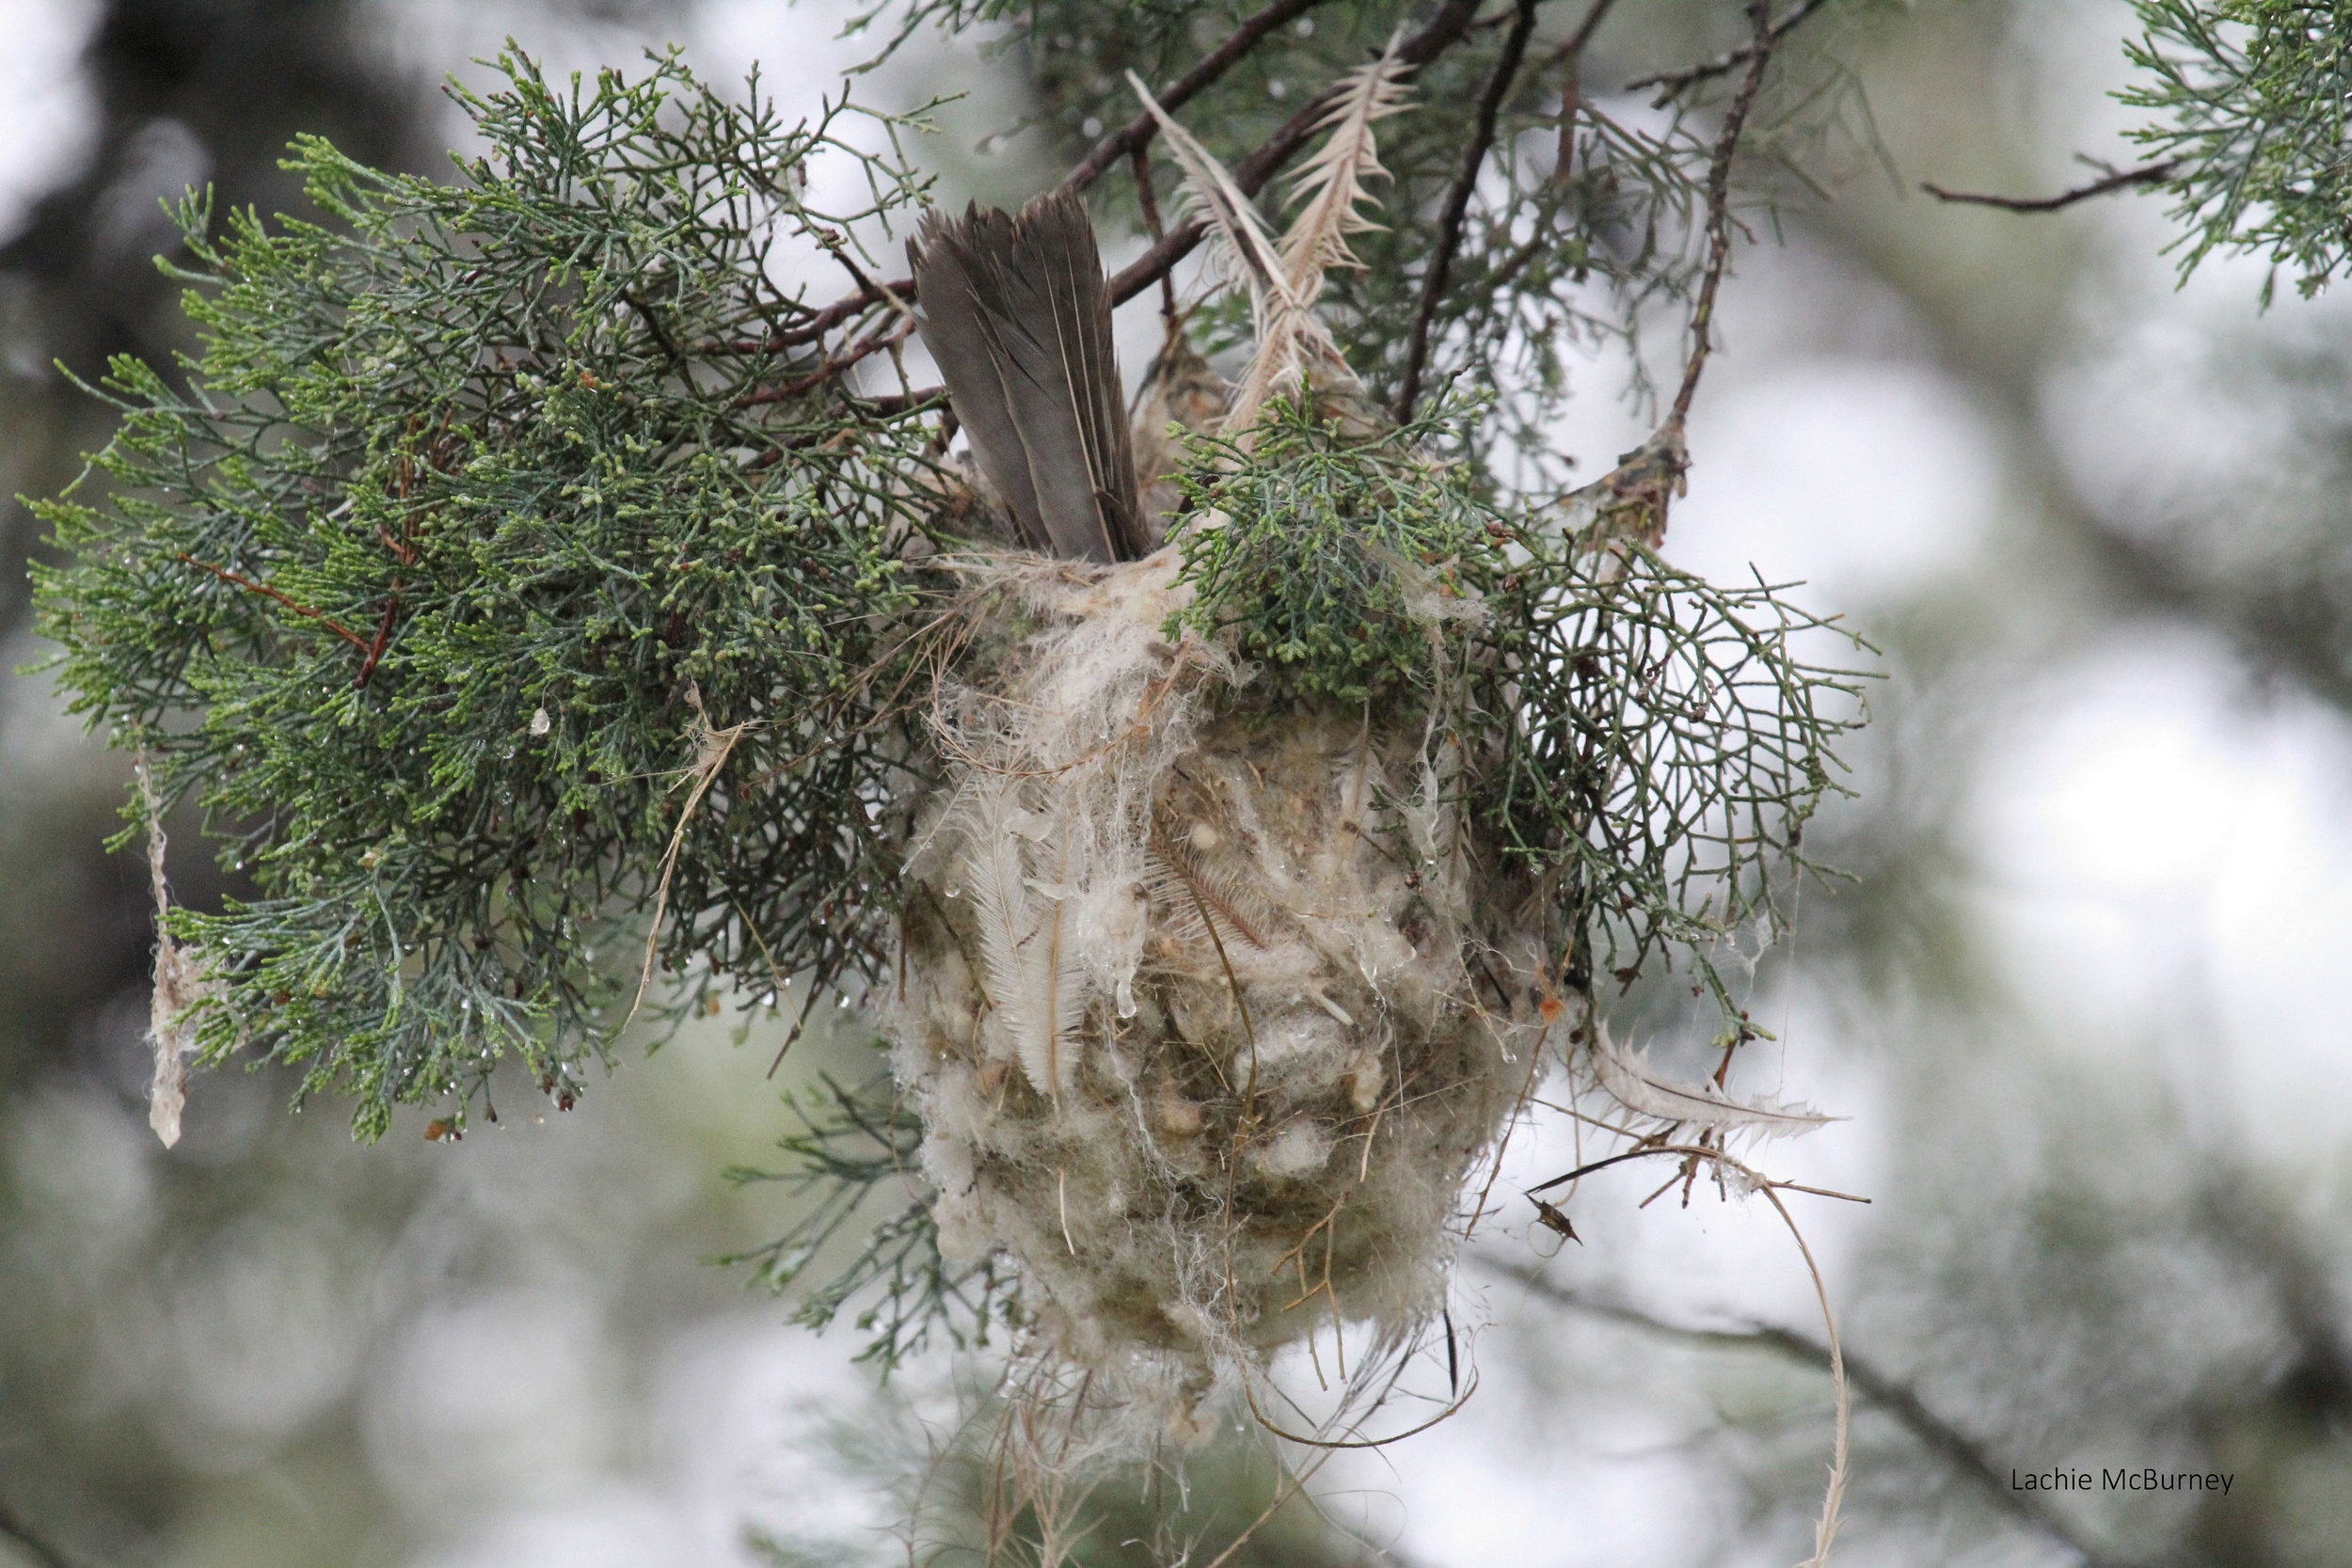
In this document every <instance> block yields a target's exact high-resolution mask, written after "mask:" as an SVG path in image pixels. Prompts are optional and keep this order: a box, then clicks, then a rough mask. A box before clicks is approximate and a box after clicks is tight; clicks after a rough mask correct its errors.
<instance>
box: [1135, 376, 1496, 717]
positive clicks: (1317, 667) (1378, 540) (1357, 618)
mask: <svg viewBox="0 0 2352 1568" xmlns="http://www.w3.org/2000/svg"><path fill="white" fill-rule="evenodd" d="M1475 412H1476V413H1483V412H1485V410H1484V408H1483V407H1482V408H1480V409H1478V410H1476V411H1475ZM1462 413H1463V411H1462V410H1459V409H1456V408H1452V407H1440V408H1438V409H1437V410H1435V411H1433V412H1432V413H1431V414H1429V415H1427V416H1425V417H1424V418H1422V419H1421V420H1416V421H1415V422H1414V423H1412V424H1410V425H1407V426H1404V427H1401V428H1398V429H1394V430H1391V431H1387V432H1384V433H1382V434H1381V435H1379V436H1376V437H1375V438H1373V439H1370V440H1361V439H1359V440H1350V439H1348V438H1347V437H1346V436H1343V434H1342V431H1341V429H1340V427H1339V426H1338V425H1337V424H1335V423H1328V422H1326V421H1323V420H1318V419H1317V418H1316V415H1315V412H1314V409H1313V407H1312V404H1311V400H1309V399H1304V398H1298V399H1282V400H1279V401H1277V402H1276V403H1275V404H1273V405H1272V407H1271V408H1270V409H1269V410H1268V412H1267V415H1266V417H1265V418H1264V420H1262V421H1261V422H1260V424H1259V425H1258V427H1257V430H1256V432H1255V436H1254V438H1253V441H1252V443H1251V445H1249V446H1248V447H1247V448H1245V447H1243V446H1242V445H1241V444H1240V443H1239V442H1238V441H1229V440H1223V439H1219V438H1217V437H1215V436H1195V437H1193V438H1192V439H1191V440H1190V441H1189V442H1188V443H1187V445H1186V454H1185V456H1186V461H1185V467H1184V475H1183V483H1184V492H1185V496H1186V498H1187V499H1188V501H1189V502H1190V504H1191V509H1192V510H1191V511H1190V513H1189V514H1188V515H1187V516H1186V518H1185V519H1184V521H1182V522H1180V524H1179V527H1178V531H1177V533H1176V537H1177V539H1178V543H1179V548H1180V549H1181V550H1182V552H1183V557H1184V577H1185V579H1186V580H1187V581H1189V582H1190V583H1191V584H1192V585H1193V588H1194V597H1193V600H1192V603H1191V604H1190V605H1189V606H1187V607H1186V608H1185V609H1184V610H1183V611H1182V612H1180V614H1179V615H1178V617H1177V621H1178V622H1179V623H1180V624H1181V625H1183V626H1191V627H1194V628H1196V629H1198V630H1200V631H1203V632H1215V631H1222V632H1224V633H1225V634H1226V635H1228V636H1230V637H1231V638H1232V640H1233V641H1234V644H1235V650H1236V651H1237V652H1238V653H1239V654H1240V655H1241V656H1242V657H1243V658H1245V659H1248V660H1249V661H1250V662H1252V663H1253V664H1256V665H1257V666H1259V668H1260V674H1259V676H1258V677H1257V682H1258V684H1259V686H1260V689H1261V690H1262V691H1264V690H1272V691H1276V692H1279V693H1280V694H1281V695H1283V696H1285V697H1289V698H1295V699H1297V700H1301V701H1306V702H1336V703H1341V704H1356V703H1362V702H1365V701H1367V700H1370V699H1374V698H1375V697H1376V698H1378V699H1380V700H1382V701H1384V702H1386V701H1389V700H1391V699H1392V698H1394V697H1396V696H1398V695H1400V694H1405V693H1409V692H1410V691H1411V690H1412V689H1414V688H1417V687H1419V688H1426V687H1429V686H1430V685H1432V684H1433V677H1434V676H1435V674H1436V672H1435V671H1434V670H1433V668H1432V666H1433V662H1434V661H1435V660H1437V659H1441V658H1444V657H1446V654H1447V650H1446V649H1445V648H1444V647H1443V641H1444V639H1443V637H1442V634H1440V636H1439V645H1438V647H1437V648H1436V649H1435V650H1434V651H1433V648H1432V645H1431V639H1432V633H1433V631H1434V630H1436V629H1437V628H1438V626H1441V625H1443V624H1444V623H1443V620H1442V617H1441V616H1439V615H1436V614H1433V613H1432V612H1431V610H1430V608H1429V601H1434V600H1436V599H1438V597H1439V596H1440V595H1443V596H1447V597H1452V598H1454V599H1455V600H1456V601H1457V602H1458V603H1459V604H1461V605H1463V606H1467V605H1468V604H1469V603H1470V601H1469V600H1468V599H1467V598H1465V597H1464V590H1466V589H1467V590H1469V591H1470V593H1471V594H1475V593H1476V592H1478V590H1479V589H1480V588H1481V587H1482V586H1483V585H1485V584H1486V583H1487V582H1488V581H1490V580H1491V578H1493V576H1494V572H1495V569H1496V562H1498V561H1499V560H1500V551H1499V548H1498V546H1497V545H1496V534H1490V533H1489V532H1488V526H1489V524H1490V523H1493V522H1494V521H1495V518H1496V516H1497V515H1496V514H1495V513H1494V512H1493V511H1492V510H1491V508H1490V507H1489V506H1488V504H1487V502H1486V499H1485V498H1484V497H1483V495H1482V494H1481V491H1482V489H1483V488H1484V486H1483V485H1481V484H1479V483H1475V482H1474V481H1473V479H1472V478H1471V475H1472V474H1473V473H1474V471H1475V470H1474V469H1473V468H1472V467H1470V466H1468V465H1465V464H1462V463H1459V462H1455V463H1450V464H1439V463H1435V462H1433V461H1431V457H1430V454H1429V450H1428V449H1430V448H1431V447H1432V446H1433V445H1434V444H1435V443H1436V442H1438V441H1440V440H1443V441H1445V442H1446V443H1447V444H1449V445H1456V446H1458V445H1459V444H1460V435H1461V431H1462V429H1463V427H1464V426H1465V425H1466V424H1468V423H1469V422H1470V420H1466V419H1464V418H1463V417H1462ZM1212 515H1214V516H1216V518H1217V522H1216V526H1214V527H1205V526H1201V524H1200V519H1203V518H1207V517H1210V516H1212ZM1497 532H1498V533H1499V532H1500V530H1498V531H1497ZM1454 625H1455V626H1456V627H1457V628H1458V626H1460V625H1461V623H1460V622H1458V621H1457V622H1456V623H1454ZM1175 629H1176V628H1175V627H1174V626H1171V628H1170V631H1171V635H1172V634H1173V632H1174V630H1175ZM1454 641H1456V642H1457V643H1458V642H1460V641H1462V639H1461V638H1460V637H1459V636H1458V635H1457V636H1456V637H1455V638H1454Z"/></svg>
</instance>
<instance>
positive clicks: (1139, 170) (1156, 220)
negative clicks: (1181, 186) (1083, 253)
mask: <svg viewBox="0 0 2352 1568" xmlns="http://www.w3.org/2000/svg"><path fill="white" fill-rule="evenodd" d="M1127 163H1128V166H1129V167H1130V168H1131V169H1133V170H1134V171H1135V177H1136V205H1138V206H1140V207H1141V208H1142V209H1143V231H1144V232H1145V233H1147V234H1149V235H1151V236H1152V244H1154V245H1157V244H1159V242H1160V241H1162V240H1164V239H1166V238H1168V230H1167V228H1166V226H1165V225H1163V224H1162V223H1161V222H1160V199H1159V196H1158V194H1157V193H1156V192H1154V191H1153V190H1152V155H1151V154H1150V153H1148V152H1146V151H1145V150H1143V149H1142V148H1140V147H1138V148H1136V150H1135V151H1134V153H1132V154H1131V155H1130V156H1129V158H1128V160H1127ZM1160 319H1161V320H1162V321H1164V322H1166V323H1167V324H1168V332H1169V334H1170V335H1171V336H1172V335H1173V334H1174V333H1175V331H1176V279H1175V277H1173V276H1172V275H1170V274H1168V273H1165V272H1164V273H1162V274H1160Z"/></svg>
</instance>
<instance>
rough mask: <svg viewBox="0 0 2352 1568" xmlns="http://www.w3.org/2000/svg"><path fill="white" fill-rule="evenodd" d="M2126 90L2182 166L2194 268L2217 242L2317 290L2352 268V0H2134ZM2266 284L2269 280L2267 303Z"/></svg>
mask: <svg viewBox="0 0 2352 1568" xmlns="http://www.w3.org/2000/svg"><path fill="white" fill-rule="evenodd" d="M2135 4H2136V6H2137V10H2138V12H2139V21H2140V25H2141V27H2142V29H2143V31H2142V33H2141V36H2140V37H2139V39H2138V40H2125V43H2124V52H2125V54H2126V55H2128V57H2129V58H2130V60H2131V62H2132V64H2133V65H2134V66H2136V67H2137V68H2138V69H2139V71H2141V72H2142V73H2143V76H2142V79H2141V80H2140V81H2139V82H2137V83H2136V84H2135V85H2134V86H2132V87H2128V88H2125V89H2124V90H2123V91H2122V92H2121V93H2120V94H2118V96H2119V97H2120V98H2121V99H2122V102H2123V103H2127V104H2129V105H2131V106H2132V107H2134V108H2141V109H2150V110H2153V111H2154V112H2155V114H2156V116H2157V117H2158V118H2157V119H2155V121H2154V122H2153V123H2151V124H2148V125H2145V126H2142V127H2140V128H2139V129H2138V130H2137V131H2135V132H2134V133H2133V134H2132V136H2133V139H2134V140H2135V141H2137V142H2138V143H2139V144H2140V145H2141V146H2143V147H2145V148H2148V149H2149V150H2151V151H2152V152H2153V154H2154V155H2155V156H2156V157H2157V158H2158V159H2159V160H2162V161H2166V162H2169V163H2171V164H2172V165H2173V169H2172V171H2171V173H2170V175H2169V178H2167V179H2166V180H2165V181H2164V182H2163V184H2164V188H2165V189H2166V190H2167V191H2168V192H2169V193H2170V194H2171V195H2172V196H2173V197H2174V198H2176V200H2175V204H2174V207H2173V214H2174V216H2176V217H2178V218H2180V219H2181V220H2182V221H2183V222H2184V223H2185V224H2186V225H2187V226H2188V232H2187V233H2186V234H2185V235H2184V236H2183V237H2182V238H2181V239H2180V240H2179V241H2177V242H2175V244H2176V245H2177V246H2179V247H2180V248H2181V251H2182V257H2181V270H2182V272H2183V273H2184V274H2186V273H2187V272H2189V271H2190V270H2191V269H2193V268H2194V267H2195V266H2196V265H2197V263H2198V262H2199V261H2202V260H2204V258H2205V257H2206V256H2208V255H2210V254H2211V253H2212V252H2213V251H2215V250H2217V249H2227V250H2237V251H2252V252H2257V253H2266V254H2267V255H2268V256H2269V258H2270V260H2271V262H2272V264H2273V265H2274V266H2275V267H2283V268H2287V269H2289V270H2291V271H2292V273H2293V274H2294V276H2295V283H2296V289H2297V290H2298V291H2299V292H2300V293H2303V294H2305V295H2310V294H2312V293H2317V292H2318V291H2319V290H2320V289H2322V288H2324V287H2326V286H2327V284H2328V281H2329V280H2330V279H2331V278H2333V277H2336V275H2337V274H2338V273H2339V272H2340V271H2342V270H2343V269H2344V267H2345V266H2346V264H2347V262H2352V7H2346V6H2345V5H2344V3H2343V0H2135ZM2271 289H2272V284H2271V283H2270V282H2265V284H2264V286H2263V297H2264V300H2265V303H2267V302H2268V300H2269V298H2270V294H2271Z"/></svg>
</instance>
